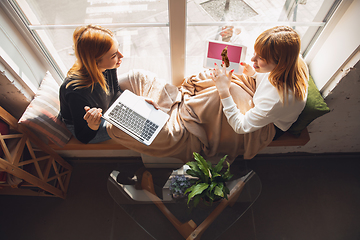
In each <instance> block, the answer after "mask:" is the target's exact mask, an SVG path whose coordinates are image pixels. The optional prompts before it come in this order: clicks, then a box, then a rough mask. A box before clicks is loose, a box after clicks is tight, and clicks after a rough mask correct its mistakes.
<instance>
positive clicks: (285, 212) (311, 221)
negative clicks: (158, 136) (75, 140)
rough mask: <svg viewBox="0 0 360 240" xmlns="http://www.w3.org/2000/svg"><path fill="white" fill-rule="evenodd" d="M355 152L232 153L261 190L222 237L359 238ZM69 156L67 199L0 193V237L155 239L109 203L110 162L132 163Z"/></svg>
mask: <svg viewBox="0 0 360 240" xmlns="http://www.w3.org/2000/svg"><path fill="white" fill-rule="evenodd" d="M359 159H360V153H359V154H340V155H338V154H331V155H313V154H311V155H303V156H301V155H297V156H294V155H278V156H273V155H272V156H256V157H255V158H254V159H252V160H249V161H240V160H239V161H236V162H235V163H234V164H240V165H244V166H246V167H248V168H251V169H253V170H255V172H256V173H257V174H258V175H259V177H260V179H261V181H262V185H263V186H262V192H261V195H260V197H259V198H258V200H257V201H256V202H255V204H254V205H253V206H252V207H251V209H249V210H248V211H247V212H246V213H245V215H244V216H243V217H242V218H241V219H240V220H239V221H238V222H237V223H236V224H234V225H233V226H232V227H231V228H230V229H229V230H228V231H227V232H226V233H225V234H224V235H223V236H222V237H221V238H220V240H238V239H244V240H255V239H256V240H279V239H289V240H304V239H306V240H339V239H344V240H358V239H360V228H359V226H360V225H359V223H360V205H359V202H360V175H359V169H360V161H359ZM71 164H72V166H73V173H72V177H71V181H70V185H69V189H68V195H67V198H66V199H65V200H63V199H61V198H55V197H25V196H0V206H1V210H0V215H1V218H0V239H2V240H18V239H26V240H32V239H34V240H48V239H51V240H63V239H67V240H78V239H90V240H93V239H94V240H98V239H101V240H108V239H109V240H138V239H141V240H149V239H152V238H151V237H150V236H148V235H147V233H146V232H145V231H144V230H143V229H142V228H140V227H139V226H138V225H137V224H136V223H135V222H134V221H133V220H132V219H131V218H129V217H128V215H126V213H125V212H124V211H122V209H120V208H119V206H118V205H117V204H116V203H114V201H113V199H112V198H111V196H110V195H109V193H108V191H107V187H106V183H107V178H108V176H109V174H110V173H111V172H112V170H118V171H124V170H126V169H128V168H129V166H133V165H134V163H122V164H119V163H117V162H116V161H106V160H100V159H99V160H98V161H86V160H82V161H80V160H78V161H72V162H71ZM144 217H146V218H149V220H150V219H151V216H146V215H145V216H144ZM160 240H161V239H160Z"/></svg>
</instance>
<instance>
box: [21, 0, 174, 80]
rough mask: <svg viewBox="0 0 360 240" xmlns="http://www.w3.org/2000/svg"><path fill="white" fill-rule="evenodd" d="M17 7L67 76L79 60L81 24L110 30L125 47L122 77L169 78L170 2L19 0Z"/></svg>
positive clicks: (122, 48)
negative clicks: (139, 73) (76, 44)
mask: <svg viewBox="0 0 360 240" xmlns="http://www.w3.org/2000/svg"><path fill="white" fill-rule="evenodd" d="M17 3H18V5H19V6H20V8H21V10H22V12H24V14H25V16H26V18H27V19H28V20H29V21H30V24H31V26H30V29H33V30H34V31H36V32H37V33H38V34H39V35H40V37H41V40H42V42H43V43H44V44H45V45H46V47H47V49H48V50H49V52H50V54H51V55H52V56H53V58H54V59H56V61H57V63H58V64H59V65H62V66H63V67H62V72H63V73H64V75H66V72H67V70H68V69H69V68H70V67H71V66H72V65H73V64H74V61H75V56H74V51H73V42H72V34H73V32H74V29H75V28H76V26H80V25H86V24H98V25H101V26H104V27H107V28H109V29H111V30H112V31H113V32H114V33H115V35H116V37H117V39H118V41H119V43H120V47H119V50H120V51H121V52H122V54H123V55H124V59H123V63H122V65H121V67H120V68H119V69H118V72H119V74H121V73H124V72H127V71H129V70H130V69H134V68H143V69H147V70H150V71H153V72H156V73H157V74H158V75H159V76H160V77H162V78H167V79H169V76H170V73H169V72H170V70H169V69H170V57H169V55H170V53H169V52H170V49H169V30H168V26H167V23H168V3H167V0H87V1H66V3H65V2H64V1H58V0H18V1H17ZM137 23H140V24H137ZM159 23H160V24H159ZM161 23H163V24H161ZM131 24H133V27H132V26H131ZM157 24H158V25H160V27H158V25H157Z"/></svg>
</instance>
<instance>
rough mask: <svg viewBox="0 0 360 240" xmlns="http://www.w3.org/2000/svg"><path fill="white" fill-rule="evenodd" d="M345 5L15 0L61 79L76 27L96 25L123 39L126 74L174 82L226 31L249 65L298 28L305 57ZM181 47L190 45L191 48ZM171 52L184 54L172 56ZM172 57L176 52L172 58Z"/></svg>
mask: <svg viewBox="0 0 360 240" xmlns="http://www.w3.org/2000/svg"><path fill="white" fill-rule="evenodd" d="M340 2H341V1H339V0H331V1H328V0H283V1H272V0H263V1H255V0H247V1H242V0H208V1H198V0H87V1H69V2H67V3H66V4H65V3H64V2H63V1H57V0H8V3H9V4H10V5H11V6H12V8H13V9H14V10H15V11H16V13H17V15H18V16H19V19H22V21H23V22H24V23H25V25H26V27H27V28H28V29H29V30H30V31H31V32H32V33H33V36H34V38H36V41H38V44H39V45H42V49H43V51H44V52H45V53H46V54H47V55H48V57H49V59H50V61H52V63H53V66H54V67H55V68H57V71H58V73H59V74H60V75H62V76H61V77H64V76H65V75H66V72H67V70H68V69H69V68H70V67H71V66H72V64H73V63H74V60H75V57H74V52H73V48H72V45H73V43H72V33H73V31H74V28H75V27H77V26H80V25H85V24H90V23H93V24H99V25H102V26H104V27H108V28H110V29H111V30H112V31H113V32H114V33H115V34H116V36H117V38H118V40H119V43H120V51H121V52H122V53H123V55H124V60H123V63H122V66H121V67H120V68H119V70H118V71H119V73H123V72H127V71H129V70H130V69H134V68H143V69H147V70H150V71H153V72H155V73H157V74H158V75H159V77H161V78H164V79H166V80H168V81H169V82H170V81H171V80H170V79H171V78H172V75H171V71H177V68H179V69H180V74H183V75H185V76H188V75H189V74H193V73H197V72H198V71H199V70H201V69H202V63H203V58H204V56H203V55H204V51H205V50H204V47H205V44H204V43H205V41H206V40H207V39H213V40H225V41H228V40H229V39H222V37H221V36H220V32H221V30H222V28H223V27H224V26H232V27H233V28H234V33H233V36H232V37H231V39H230V40H229V41H233V42H237V43H241V44H244V45H246V46H248V52H247V56H248V57H247V61H250V57H251V56H252V51H253V49H252V47H253V43H254V41H255V38H256V37H257V36H258V35H259V34H260V33H261V32H262V31H264V30H265V29H267V28H270V27H272V26H275V25H289V26H292V27H293V28H295V29H296V30H297V31H298V32H299V34H300V35H301V37H302V52H303V53H305V54H306V53H307V51H308V50H309V49H310V48H311V46H312V43H313V42H314V41H315V40H316V37H317V36H318V34H319V32H320V30H321V29H322V28H323V27H324V25H325V24H326V21H327V20H328V19H329V16H331V14H332V12H333V11H334V9H336V7H337V6H338V4H339V3H340ZM171 3H173V4H174V3H176V4H180V8H179V7H177V6H175V7H173V8H171V6H170V5H171ZM181 4H182V5H183V6H185V7H186V8H184V11H186V13H185V12H184V14H181V12H182V9H181V6H182V5H181ZM179 13H180V14H179ZM329 14H330V15H329ZM185 16H186V21H184V18H185ZM170 21H173V22H174V21H175V22H179V24H180V26H181V24H185V25H186V26H185V27H184V31H182V30H181V29H180V28H179V29H180V30H179V31H178V30H177V28H178V26H179V25H176V24H174V25H171V24H169V22H170ZM171 28H176V29H175V30H174V29H173V30H174V31H175V32H176V31H178V35H172V36H173V37H171V36H170V34H169V33H171ZM169 30H170V31H169ZM174 36H180V37H174ZM181 36H183V37H181ZM174 41H176V43H174ZM182 41H184V43H183V44H182ZM182 46H186V47H185V48H184V50H182ZM171 48H179V50H180V51H177V52H176V53H172V51H171ZM182 51H183V53H182ZM171 54H173V55H174V54H175V55H174V56H173V58H171V57H170V55H171ZM184 56H185V57H184ZM174 58H179V59H184V63H185V64H184V66H181V64H180V65H179V66H174V64H175V62H174ZM181 68H183V69H181ZM182 70H183V71H182Z"/></svg>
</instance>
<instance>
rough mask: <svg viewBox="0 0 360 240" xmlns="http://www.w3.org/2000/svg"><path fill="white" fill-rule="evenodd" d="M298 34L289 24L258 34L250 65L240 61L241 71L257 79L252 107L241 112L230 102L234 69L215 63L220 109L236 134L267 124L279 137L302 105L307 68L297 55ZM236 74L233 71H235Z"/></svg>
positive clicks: (298, 46) (214, 73)
mask: <svg viewBox="0 0 360 240" xmlns="http://www.w3.org/2000/svg"><path fill="white" fill-rule="evenodd" d="M300 45H301V44H300V37H299V35H298V34H297V33H296V32H295V31H294V30H293V29H292V28H290V27H287V26H278V27H274V28H271V29H268V30H266V31H264V32H263V33H261V34H260V36H259V37H258V38H257V39H256V42H255V45H254V50H255V53H254V56H253V57H252V58H251V61H252V62H254V64H253V66H250V65H249V64H246V63H241V64H242V65H243V66H244V71H243V73H244V74H245V75H247V76H249V77H251V78H252V79H254V80H255V82H256V90H255V94H254V96H253V103H254V107H253V108H251V109H250V110H249V111H247V112H246V113H241V112H240V110H239V109H238V108H237V106H236V104H235V102H234V101H233V97H232V96H233V94H236V92H231V91H230V83H231V81H232V80H231V79H232V77H235V78H236V76H233V74H232V73H233V71H230V72H229V73H228V74H227V72H226V68H225V67H223V68H222V69H220V68H218V67H217V66H215V69H214V70H213V73H212V79H213V81H214V82H215V85H216V87H217V89H218V92H219V95H220V98H221V102H222V104H223V112H224V114H225V115H226V117H227V119H228V122H229V124H230V125H231V127H232V128H233V129H234V131H235V132H236V133H239V134H244V133H249V132H253V131H256V130H258V129H260V128H262V127H264V126H266V125H268V124H269V123H273V124H274V126H275V129H276V135H275V138H277V137H279V136H281V135H282V134H283V133H284V132H285V131H286V130H288V129H289V128H290V126H291V125H292V124H293V123H294V122H295V121H296V120H297V118H298V116H299V115H300V113H301V111H302V110H303V109H304V107H305V103H306V99H307V87H308V78H309V73H308V68H307V66H306V64H305V62H304V60H303V59H302V58H301V56H300ZM234 75H235V74H234Z"/></svg>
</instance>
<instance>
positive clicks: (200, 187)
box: [185, 183, 209, 204]
mask: <svg viewBox="0 0 360 240" xmlns="http://www.w3.org/2000/svg"><path fill="white" fill-rule="evenodd" d="M208 187H209V184H207V183H199V184H197V185H193V186H192V187H191V190H190V191H191V193H190V194H189V196H188V204H189V202H190V200H191V198H193V197H194V196H196V195H198V194H201V193H202V192H203V191H204V190H205V189H207V188H208ZM188 190H189V189H187V190H186V191H185V193H187V192H190V191H188Z"/></svg>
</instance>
